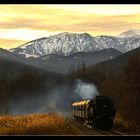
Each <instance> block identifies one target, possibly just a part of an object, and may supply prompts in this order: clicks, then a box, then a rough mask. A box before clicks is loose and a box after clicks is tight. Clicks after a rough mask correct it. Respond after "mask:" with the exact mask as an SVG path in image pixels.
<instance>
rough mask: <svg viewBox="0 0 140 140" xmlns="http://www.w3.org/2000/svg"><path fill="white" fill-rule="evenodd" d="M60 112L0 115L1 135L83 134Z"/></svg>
mask: <svg viewBox="0 0 140 140" xmlns="http://www.w3.org/2000/svg"><path fill="white" fill-rule="evenodd" d="M83 134H84V132H82V131H81V130H79V129H78V128H77V127H76V126H74V124H71V123H70V122H69V121H68V120H67V119H65V118H63V117H62V116H60V115H58V114H35V115H16V116H12V115H5V116H0V135H83Z"/></svg>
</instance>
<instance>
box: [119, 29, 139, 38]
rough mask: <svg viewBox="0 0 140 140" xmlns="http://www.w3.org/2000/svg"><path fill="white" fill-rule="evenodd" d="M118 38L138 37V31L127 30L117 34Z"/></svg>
mask: <svg viewBox="0 0 140 140" xmlns="http://www.w3.org/2000/svg"><path fill="white" fill-rule="evenodd" d="M118 37H140V30H128V31H126V32H123V33H121V34H119V36H118Z"/></svg>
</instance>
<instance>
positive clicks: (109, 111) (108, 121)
mask: <svg viewBox="0 0 140 140" xmlns="http://www.w3.org/2000/svg"><path fill="white" fill-rule="evenodd" d="M72 108H73V109H72V114H73V116H74V118H76V119H78V120H82V121H84V123H85V125H88V126H90V127H96V128H99V129H111V128H112V126H113V118H114V117H115V114H116V108H115V107H114V104H113V102H112V101H111V99H110V98H109V97H107V96H96V97H95V98H93V99H91V100H85V101H80V102H75V103H73V104H72Z"/></svg>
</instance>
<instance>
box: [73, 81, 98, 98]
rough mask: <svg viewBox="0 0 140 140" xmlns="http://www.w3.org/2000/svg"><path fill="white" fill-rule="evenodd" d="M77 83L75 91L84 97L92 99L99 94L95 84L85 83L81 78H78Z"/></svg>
mask: <svg viewBox="0 0 140 140" xmlns="http://www.w3.org/2000/svg"><path fill="white" fill-rule="evenodd" d="M76 83H77V86H76V88H75V92H76V93H77V94H78V95H79V96H80V97H81V98H82V99H91V98H94V97H95V96H97V95H99V92H98V90H97V88H96V86H95V85H94V84H89V83H85V82H83V81H81V80H77V81H76Z"/></svg>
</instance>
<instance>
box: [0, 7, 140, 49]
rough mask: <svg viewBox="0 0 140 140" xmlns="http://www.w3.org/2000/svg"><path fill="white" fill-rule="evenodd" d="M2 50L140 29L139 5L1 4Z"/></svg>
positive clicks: (0, 37)
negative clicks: (64, 36) (64, 35)
mask: <svg viewBox="0 0 140 140" xmlns="http://www.w3.org/2000/svg"><path fill="white" fill-rule="evenodd" d="M0 9H1V10H0V47H1V48H13V47H17V46H19V45H21V44H23V43H26V42H27V41H30V40H34V39H37V38H41V37H47V36H50V35H54V34H58V33H61V32H74V33H85V32H86V33H89V34H91V35H92V36H97V35H118V34H120V33H121V32H124V31H127V30H129V29H140V5H130V4H129V5H94V4H90V5H64V4H63V5H54V4H53V5H50V4H48V5H47V4H38V5H37V4H36V5H35V4H34V5H33V4H32V5H23V4H16V5H7V4H6V5H3V4H1V5H0Z"/></svg>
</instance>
